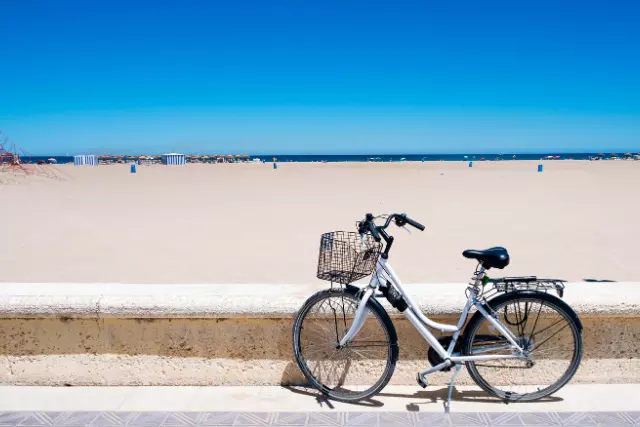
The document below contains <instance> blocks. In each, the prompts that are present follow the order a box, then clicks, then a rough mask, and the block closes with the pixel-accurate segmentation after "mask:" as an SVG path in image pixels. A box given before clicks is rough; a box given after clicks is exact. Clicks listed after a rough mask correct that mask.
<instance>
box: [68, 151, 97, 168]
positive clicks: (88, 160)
mask: <svg viewBox="0 0 640 427" xmlns="http://www.w3.org/2000/svg"><path fill="white" fill-rule="evenodd" d="M73 164H74V165H75V166H82V165H90V166H98V158H97V157H96V156H95V155H93V154H81V155H78V156H73Z"/></svg>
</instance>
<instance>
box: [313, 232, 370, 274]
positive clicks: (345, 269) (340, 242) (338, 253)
mask: <svg viewBox="0 0 640 427" xmlns="http://www.w3.org/2000/svg"><path fill="white" fill-rule="evenodd" d="M381 250H382V243H379V242H376V241H375V240H374V238H373V237H372V236H371V235H369V234H365V235H362V236H361V235H360V234H358V233H355V232H350V231H333V232H331V233H325V234H323V235H322V237H321V238H320V256H319V257H318V274H317V277H318V279H322V280H328V281H330V282H334V283H342V284H348V283H353V282H355V281H356V280H359V279H362V278H363V277H367V276H368V275H370V274H371V273H373V271H374V270H375V268H376V264H377V262H378V257H379V256H380V251H381Z"/></svg>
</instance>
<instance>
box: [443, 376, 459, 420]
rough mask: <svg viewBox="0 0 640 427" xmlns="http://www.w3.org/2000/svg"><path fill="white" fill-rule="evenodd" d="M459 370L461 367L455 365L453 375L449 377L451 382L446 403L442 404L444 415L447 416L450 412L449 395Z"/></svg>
mask: <svg viewBox="0 0 640 427" xmlns="http://www.w3.org/2000/svg"><path fill="white" fill-rule="evenodd" d="M460 368H462V365H461V364H456V367H455V370H454V372H453V375H452V376H451V382H449V393H448V394H447V401H446V402H444V413H445V414H447V415H448V414H449V411H450V410H451V394H452V393H453V382H454V381H455V380H456V376H457V375H458V372H460Z"/></svg>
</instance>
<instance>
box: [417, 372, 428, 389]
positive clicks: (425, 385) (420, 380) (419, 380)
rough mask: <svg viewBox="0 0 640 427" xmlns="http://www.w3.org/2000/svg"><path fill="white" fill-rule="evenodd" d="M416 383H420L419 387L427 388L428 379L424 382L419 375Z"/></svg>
mask: <svg viewBox="0 0 640 427" xmlns="http://www.w3.org/2000/svg"><path fill="white" fill-rule="evenodd" d="M416 381H417V382H418V385H419V386H420V387H422V388H427V379H426V378H425V379H424V380H423V379H422V377H421V376H420V374H418V375H417V377H416Z"/></svg>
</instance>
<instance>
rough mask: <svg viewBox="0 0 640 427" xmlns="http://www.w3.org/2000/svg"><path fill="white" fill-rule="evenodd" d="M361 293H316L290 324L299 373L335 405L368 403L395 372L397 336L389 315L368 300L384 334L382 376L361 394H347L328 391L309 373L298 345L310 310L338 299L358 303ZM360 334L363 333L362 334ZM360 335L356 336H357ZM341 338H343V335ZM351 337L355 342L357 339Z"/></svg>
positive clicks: (346, 290) (334, 389) (349, 289)
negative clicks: (337, 402)
mask: <svg viewBox="0 0 640 427" xmlns="http://www.w3.org/2000/svg"><path fill="white" fill-rule="evenodd" d="M359 292H360V289H359V288H357V287H355V286H351V285H347V286H346V287H344V288H343V289H328V290H324V291H320V292H317V293H316V294H314V295H312V296H311V297H309V299H307V301H306V302H305V303H304V305H303V306H302V308H301V309H300V310H299V311H298V314H297V315H296V319H295V321H294V324H293V331H292V335H293V349H294V355H295V359H296V362H297V364H298V367H299V368H300V370H301V371H302V374H303V375H304V376H305V378H306V379H307V381H309V383H310V384H311V386H313V387H314V388H315V389H316V390H318V391H319V392H320V393H322V394H323V395H325V396H327V397H329V398H331V399H334V400H338V401H343V402H357V401H361V400H365V399H368V398H370V397H372V396H374V395H375V394H377V393H378V392H379V391H380V390H382V389H383V388H384V387H385V386H386V385H387V383H388V382H389V380H390V379H391V377H392V376H393V372H394V370H395V366H396V362H397V360H398V337H397V334H396V329H395V327H394V325H393V323H392V322H391V319H390V318H389V315H388V314H387V312H386V311H385V309H384V308H383V307H382V305H380V303H379V302H378V301H377V300H375V299H374V298H371V299H370V300H369V301H368V302H367V308H368V309H369V311H370V312H371V313H372V314H373V315H374V316H375V318H376V319H377V320H378V321H379V322H380V323H379V324H380V326H381V328H382V330H383V331H384V334H385V336H386V339H387V343H388V346H387V361H386V365H385V367H384V371H383V374H382V375H381V376H380V378H379V379H378V380H377V381H376V382H375V383H374V384H373V385H372V386H371V387H369V388H367V389H366V390H364V391H361V392H356V393H354V392H349V393H346V392H344V391H343V390H341V389H340V388H337V387H331V386H329V385H326V384H323V382H322V381H321V379H318V378H317V377H316V376H315V375H314V374H313V372H312V371H311V369H310V367H309V365H308V363H307V360H306V358H305V356H304V350H303V348H302V345H301V333H302V331H303V329H304V320H305V319H306V318H307V315H308V314H309V312H310V310H311V309H312V308H313V307H314V306H316V304H317V303H318V302H320V301H322V300H324V299H327V298H340V297H344V298H347V299H349V300H350V301H352V302H357V301H359V297H358V293H359ZM361 332H362V331H361ZM361 332H360V333H361ZM360 333H359V334H358V335H360ZM342 336H344V335H342ZM357 337H358V336H357V335H356V337H354V341H355V340H356V339H357Z"/></svg>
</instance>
